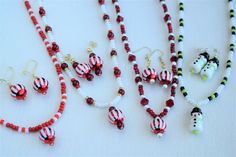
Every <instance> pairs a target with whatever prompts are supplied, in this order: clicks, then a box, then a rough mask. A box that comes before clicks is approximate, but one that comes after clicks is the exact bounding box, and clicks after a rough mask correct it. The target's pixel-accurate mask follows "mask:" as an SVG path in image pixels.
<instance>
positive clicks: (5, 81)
mask: <svg viewBox="0 0 236 157" xmlns="http://www.w3.org/2000/svg"><path fill="white" fill-rule="evenodd" d="M9 72H10V73H11V75H10V77H9V78H8V79H6V78H7V75H8V74H9ZM5 77H6V78H0V83H6V84H7V85H11V82H12V80H13V79H14V77H15V70H14V68H13V67H8V68H7V70H6V72H5Z"/></svg>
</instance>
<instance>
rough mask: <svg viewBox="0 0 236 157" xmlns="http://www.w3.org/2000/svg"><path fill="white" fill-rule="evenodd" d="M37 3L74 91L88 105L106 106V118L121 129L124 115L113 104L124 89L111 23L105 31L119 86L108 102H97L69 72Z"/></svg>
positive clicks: (41, 6) (118, 100)
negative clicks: (106, 31)
mask: <svg viewBox="0 0 236 157" xmlns="http://www.w3.org/2000/svg"><path fill="white" fill-rule="evenodd" d="M38 4H39V8H38V10H39V15H40V17H41V19H42V21H43V25H44V28H45V32H46V35H47V36H48V38H49V40H48V41H49V43H50V44H51V45H52V49H53V51H54V52H55V58H56V59H58V60H59V62H60V63H61V68H62V69H63V71H64V72H65V73H66V74H67V76H69V78H70V79H71V83H72V85H73V87H74V88H75V89H76V91H77V92H78V94H79V95H80V96H81V97H82V98H83V99H84V100H85V102H86V103H87V104H88V105H90V106H95V107H98V108H102V109H103V108H108V120H109V122H111V123H112V124H114V125H116V126H117V128H118V129H123V128H124V124H123V121H124V116H123V113H122V111H121V110H120V109H118V108H116V107H115V106H117V105H118V104H119V102H120V101H121V98H122V97H123V96H124V94H125V90H124V85H123V82H122V79H121V70H120V68H119V63H118V60H117V50H116V44H115V41H114V37H115V36H114V33H113V32H112V25H111V23H110V21H109V20H108V21H107V24H106V26H107V29H108V33H107V38H108V40H109V42H110V47H111V50H110V55H111V59H112V63H113V74H114V77H115V78H116V81H117V84H118V86H119V88H118V90H117V93H116V96H115V98H114V99H113V100H111V101H109V102H98V101H95V100H94V99H93V98H92V97H91V96H89V95H88V94H87V93H86V92H85V91H84V90H83V89H82V88H81V85H80V82H79V80H78V79H76V77H75V76H74V74H73V73H72V72H71V70H70V68H69V66H68V64H67V62H66V61H65V56H66V55H64V54H63V53H62V52H61V51H60V48H59V46H58V44H57V42H56V40H55V37H54V35H53V33H52V27H51V26H50V24H49V22H48V19H47V16H46V11H45V9H44V7H43V3H42V0H38Z"/></svg>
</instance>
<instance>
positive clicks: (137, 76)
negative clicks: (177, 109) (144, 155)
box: [98, 0, 178, 122]
mask: <svg viewBox="0 0 236 157" xmlns="http://www.w3.org/2000/svg"><path fill="white" fill-rule="evenodd" d="M98 3H99V5H100V6H101V10H102V12H103V16H104V17H109V15H108V14H107V11H106V5H105V0H98ZM160 3H161V6H162V8H163V11H164V14H165V15H164V21H165V23H166V24H167V28H168V33H169V36H168V40H169V43H170V52H171V58H170V61H171V63H172V72H173V81H172V84H171V94H170V97H169V99H168V100H167V101H166V105H165V108H164V109H163V110H162V111H161V112H160V113H159V114H157V113H155V112H154V110H153V109H152V108H151V106H149V105H148V104H149V100H148V98H146V96H145V93H144V88H143V83H142V81H143V80H142V78H141V75H140V70H139V67H138V64H137V62H136V56H135V54H133V53H132V51H131V48H130V46H129V41H128V36H127V34H126V28H125V24H124V16H122V14H121V7H120V4H119V2H118V0H112V4H113V5H114V7H115V11H116V14H117V17H116V21H117V23H118V24H119V26H120V33H121V35H122V38H121V41H122V43H123V47H124V49H125V51H126V53H127V54H128V61H129V62H130V63H131V64H132V65H133V70H134V73H135V83H136V84H137V87H138V92H139V95H140V98H141V100H140V104H141V105H142V106H143V107H144V109H145V111H146V112H147V113H148V114H149V115H150V116H151V117H152V118H154V119H156V118H163V117H165V116H166V115H167V114H168V112H169V110H170V108H172V107H173V106H174V99H175V93H176V87H177V85H178V76H177V69H176V62H177V56H176V52H175V37H174V34H173V29H172V22H171V16H170V14H169V13H168V8H167V5H166V3H165V0H160ZM160 121H161V120H160V119H158V122H160Z"/></svg>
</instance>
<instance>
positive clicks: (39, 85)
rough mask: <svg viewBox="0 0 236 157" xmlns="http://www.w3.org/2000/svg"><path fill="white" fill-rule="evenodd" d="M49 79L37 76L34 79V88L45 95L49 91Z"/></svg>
mask: <svg viewBox="0 0 236 157" xmlns="http://www.w3.org/2000/svg"><path fill="white" fill-rule="evenodd" d="M48 84H49V83H48V80H46V79H45V78H43V77H40V78H39V77H37V78H35V79H34V83H33V88H34V90H35V91H37V92H38V93H40V94H43V95H45V94H46V93H47V91H48Z"/></svg>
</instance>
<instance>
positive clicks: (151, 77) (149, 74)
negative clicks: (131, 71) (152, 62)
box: [142, 68, 157, 84]
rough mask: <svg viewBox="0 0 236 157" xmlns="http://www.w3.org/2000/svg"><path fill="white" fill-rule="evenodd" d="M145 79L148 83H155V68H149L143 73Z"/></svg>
mask: <svg viewBox="0 0 236 157" xmlns="http://www.w3.org/2000/svg"><path fill="white" fill-rule="evenodd" d="M142 76H143V80H144V81H145V82H147V83H151V84H153V83H155V82H156V80H157V72H156V70H155V69H154V68H147V69H145V70H144V71H143V73H142Z"/></svg>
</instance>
